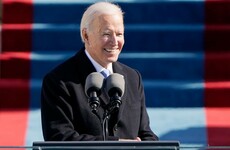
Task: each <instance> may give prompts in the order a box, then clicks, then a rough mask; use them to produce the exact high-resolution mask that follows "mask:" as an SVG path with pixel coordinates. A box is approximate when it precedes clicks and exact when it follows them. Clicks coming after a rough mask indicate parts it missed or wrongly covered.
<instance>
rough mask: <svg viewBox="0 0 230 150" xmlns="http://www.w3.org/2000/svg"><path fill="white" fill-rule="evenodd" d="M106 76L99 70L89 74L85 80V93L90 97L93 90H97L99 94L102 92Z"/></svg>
mask: <svg viewBox="0 0 230 150" xmlns="http://www.w3.org/2000/svg"><path fill="white" fill-rule="evenodd" d="M103 82H104V77H103V76H102V74H101V73H99V72H92V73H91V74H89V75H88V76H87V78H86V81H85V94H86V95H87V96H88V97H90V93H91V92H93V91H94V92H97V95H100V94H101V88H102V86H103Z"/></svg>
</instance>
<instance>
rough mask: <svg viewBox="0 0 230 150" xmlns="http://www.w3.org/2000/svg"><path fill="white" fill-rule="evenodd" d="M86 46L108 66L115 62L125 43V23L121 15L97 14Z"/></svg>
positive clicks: (96, 57)
mask: <svg viewBox="0 0 230 150" xmlns="http://www.w3.org/2000/svg"><path fill="white" fill-rule="evenodd" d="M87 33H88V34H87V36H88V41H86V45H87V46H86V48H87V50H88V52H89V53H90V55H91V57H93V59H94V60H95V61H97V62H98V63H99V64H100V65H102V66H103V67H105V68H107V65H108V64H109V63H112V62H115V61H117V59H118V56H119V54H120V52H121V50H122V47H123V45H124V24H123V18H122V16H121V15H117V14H114V15H100V16H97V17H96V18H95V19H94V20H93V22H92V24H90V29H89V30H88V32H87Z"/></svg>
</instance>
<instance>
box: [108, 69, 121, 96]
mask: <svg viewBox="0 0 230 150" xmlns="http://www.w3.org/2000/svg"><path fill="white" fill-rule="evenodd" d="M106 91H107V93H108V95H109V97H112V96H114V94H115V93H117V94H118V96H120V97H122V96H123V94H124V91H125V79H124V76H123V75H121V74H119V73H113V74H111V75H110V76H108V77H107V78H106Z"/></svg>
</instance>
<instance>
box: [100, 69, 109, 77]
mask: <svg viewBox="0 0 230 150" xmlns="http://www.w3.org/2000/svg"><path fill="white" fill-rule="evenodd" d="M101 74H102V75H103V76H104V77H105V78H107V77H108V76H109V70H108V69H104V70H102V71H101Z"/></svg>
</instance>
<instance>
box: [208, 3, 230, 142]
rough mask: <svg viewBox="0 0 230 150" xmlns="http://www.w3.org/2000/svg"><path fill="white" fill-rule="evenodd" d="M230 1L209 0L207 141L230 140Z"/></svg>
mask: <svg viewBox="0 0 230 150" xmlns="http://www.w3.org/2000/svg"><path fill="white" fill-rule="evenodd" d="M229 10H230V1H228V0H206V3H205V16H206V20H205V24H206V25H205V26H206V30H205V43H204V44H205V106H206V116H207V118H206V119H207V136H208V137H207V138H208V139H207V141H208V145H211V146H220V145H222V146H226V145H229V143H230V138H229V135H230V46H229V39H230V20H229V18H230V14H229V13H228V12H229Z"/></svg>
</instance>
